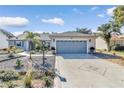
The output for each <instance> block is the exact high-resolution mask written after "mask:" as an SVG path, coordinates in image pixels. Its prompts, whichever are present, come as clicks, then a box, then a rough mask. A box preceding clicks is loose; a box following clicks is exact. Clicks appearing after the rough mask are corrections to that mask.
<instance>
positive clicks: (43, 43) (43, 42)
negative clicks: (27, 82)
mask: <svg viewBox="0 0 124 93" xmlns="http://www.w3.org/2000/svg"><path fill="white" fill-rule="evenodd" d="M42 45H43V65H44V64H45V49H44V47H45V41H42Z"/></svg>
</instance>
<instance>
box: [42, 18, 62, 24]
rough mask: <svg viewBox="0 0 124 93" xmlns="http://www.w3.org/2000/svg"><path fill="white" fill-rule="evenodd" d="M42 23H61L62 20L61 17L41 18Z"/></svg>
mask: <svg viewBox="0 0 124 93" xmlns="http://www.w3.org/2000/svg"><path fill="white" fill-rule="evenodd" d="M41 21H42V22H44V23H51V24H56V25H63V24H64V20H63V19H61V18H57V17H54V18H52V19H42V20H41Z"/></svg>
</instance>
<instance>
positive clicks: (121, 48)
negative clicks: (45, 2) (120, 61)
mask: <svg viewBox="0 0 124 93" xmlns="http://www.w3.org/2000/svg"><path fill="white" fill-rule="evenodd" d="M114 50H116V51H123V50H124V46H116V47H115V49H114Z"/></svg>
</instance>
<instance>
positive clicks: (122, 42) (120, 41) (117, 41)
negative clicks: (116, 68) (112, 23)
mask: <svg viewBox="0 0 124 93" xmlns="http://www.w3.org/2000/svg"><path fill="white" fill-rule="evenodd" d="M116 45H119V46H124V35H119V36H117V35H113V36H112V38H111V46H116ZM96 49H102V50H107V44H106V42H105V40H104V39H103V38H101V37H100V36H99V37H97V39H96Z"/></svg>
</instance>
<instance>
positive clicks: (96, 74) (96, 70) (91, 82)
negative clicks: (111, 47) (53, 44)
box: [55, 54, 124, 88]
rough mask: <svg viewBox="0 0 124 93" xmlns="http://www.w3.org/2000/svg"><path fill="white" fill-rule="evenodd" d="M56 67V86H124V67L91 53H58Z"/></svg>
mask: <svg viewBox="0 0 124 93" xmlns="http://www.w3.org/2000/svg"><path fill="white" fill-rule="evenodd" d="M56 68H57V69H58V74H59V75H60V76H59V77H58V78H56V79H55V87H62V88H81V87H82V88H83V87H86V88H92V87H95V88H99V87H101V88H103V87H106V88H109V87H124V67H122V66H119V65H117V64H113V63H111V62H107V61H105V60H103V59H100V58H97V57H95V56H92V55H89V54H63V55H58V56H57V57H56Z"/></svg>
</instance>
